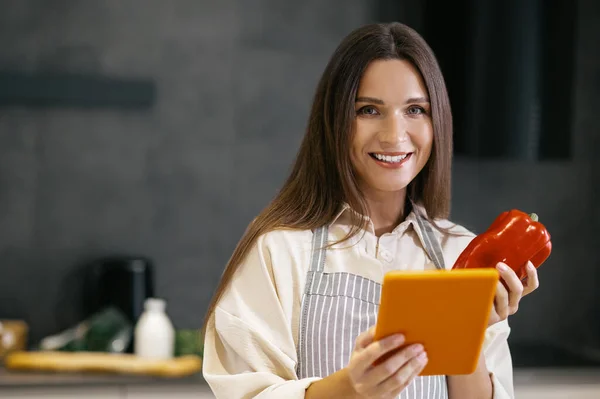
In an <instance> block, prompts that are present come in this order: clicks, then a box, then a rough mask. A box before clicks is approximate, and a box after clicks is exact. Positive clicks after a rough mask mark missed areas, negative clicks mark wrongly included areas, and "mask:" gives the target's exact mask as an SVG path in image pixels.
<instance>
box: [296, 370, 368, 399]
mask: <svg viewBox="0 0 600 399" xmlns="http://www.w3.org/2000/svg"><path fill="white" fill-rule="evenodd" d="M348 378H349V377H348V373H347V372H346V369H345V368H344V369H341V370H340V371H337V372H335V373H333V374H331V375H330V376H327V377H325V378H323V379H322V380H319V381H315V382H313V383H312V384H311V385H310V386H309V387H308V389H307V390H306V396H305V399H337V398H344V399H346V398H347V399H355V398H357V396H356V392H354V390H353V389H352V387H351V385H350V381H349V379H348Z"/></svg>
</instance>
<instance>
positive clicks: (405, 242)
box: [203, 207, 514, 399]
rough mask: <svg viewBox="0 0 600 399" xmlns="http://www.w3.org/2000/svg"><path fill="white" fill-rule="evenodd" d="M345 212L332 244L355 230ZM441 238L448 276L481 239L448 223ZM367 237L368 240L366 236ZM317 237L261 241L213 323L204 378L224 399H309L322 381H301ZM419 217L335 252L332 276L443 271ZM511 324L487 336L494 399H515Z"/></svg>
mask: <svg viewBox="0 0 600 399" xmlns="http://www.w3.org/2000/svg"><path fill="white" fill-rule="evenodd" d="M349 212H352V211H351V210H350V209H348V208H347V207H346V208H344V210H342V211H341V212H340V214H339V215H338V217H337V218H336V219H335V220H334V222H333V223H332V224H331V226H330V229H329V240H330V242H333V241H337V240H339V239H341V238H342V237H344V236H345V235H346V234H347V233H348V232H349V230H350V228H351V227H352V226H351V224H350V218H349V216H350V215H349ZM436 222H437V224H438V225H439V226H441V227H444V228H451V229H452V230H451V231H452V232H453V233H457V234H444V233H441V232H438V231H437V230H436V231H435V233H436V235H437V236H438V239H439V241H440V244H441V246H442V251H443V254H444V261H445V264H446V267H447V268H450V267H452V265H453V264H454V262H455V260H456V259H457V257H458V255H459V254H460V253H461V252H462V250H463V249H464V248H465V247H466V246H467V245H468V243H469V242H470V241H471V240H472V239H473V237H474V235H473V234H472V233H471V232H469V231H467V230H466V229H464V228H463V227H461V226H457V225H454V224H452V223H450V222H448V221H447V220H441V221H440V220H438V221H436ZM363 233H364V234H363ZM312 234H313V233H312V231H310V230H276V231H271V232H269V233H266V234H264V235H262V236H261V237H259V238H258V240H257V242H256V243H255V244H254V246H253V247H252V249H251V250H250V252H249V253H248V255H247V257H246V259H245V260H244V261H243V263H242V264H241V265H240V267H239V269H238V271H237V272H236V274H235V275H234V277H233V279H232V281H231V283H230V285H229V287H228V289H227V290H226V292H225V293H224V295H223V297H222V298H221V300H220V301H219V303H218V304H217V307H216V309H215V312H214V314H213V315H212V316H211V317H210V319H209V321H208V326H207V331H206V337H205V348H204V359H203V374H204V378H205V379H206V381H207V382H208V384H209V385H210V387H211V389H212V390H213V392H214V394H215V395H216V397H217V398H227V399H238V398H240V399H241V398H244V399H246V398H261V399H271V398H290V399H296V398H298V399H300V398H304V395H305V391H306V388H307V387H308V386H309V385H310V384H311V383H312V382H313V381H315V380H316V378H307V379H301V380H299V379H298V377H297V375H296V364H297V361H298V359H297V345H298V335H299V334H298V331H299V327H300V326H299V324H300V312H301V304H302V295H303V292H304V284H305V280H306V275H307V272H308V270H309V267H310V255H311V242H312ZM420 237H422V232H421V231H420V229H419V226H418V224H417V223H416V218H415V214H414V213H411V214H409V215H408V217H407V218H406V220H405V221H404V222H402V223H401V224H400V225H398V226H397V227H396V228H395V229H394V230H393V231H392V232H391V233H386V234H383V235H382V236H381V237H380V238H379V239H378V238H377V236H376V235H375V234H374V229H373V224H372V223H370V222H369V227H368V229H367V230H366V231H362V232H360V233H359V234H358V235H357V236H356V237H354V238H352V239H351V240H349V241H345V242H343V243H341V244H336V245H335V246H334V248H333V249H330V250H328V252H327V268H328V271H331V272H348V273H352V274H357V275H360V276H363V277H365V278H368V279H371V280H373V281H376V282H381V281H383V275H384V274H385V273H386V272H387V271H390V270H426V269H435V266H434V265H433V263H432V262H431V261H430V260H429V258H428V257H427V254H426V252H425V250H424V247H423V245H422V240H421V238H420ZM509 333H510V328H509V325H508V323H507V322H506V321H503V322H500V323H496V324H495V325H493V326H491V327H489V328H488V329H487V331H486V336H485V341H484V346H483V351H484V356H485V360H486V365H487V368H488V370H489V371H490V373H491V374H492V382H493V384H494V398H496V399H512V398H514V392H513V378H512V360H511V356H510V351H509V347H508V343H507V338H508V335H509Z"/></svg>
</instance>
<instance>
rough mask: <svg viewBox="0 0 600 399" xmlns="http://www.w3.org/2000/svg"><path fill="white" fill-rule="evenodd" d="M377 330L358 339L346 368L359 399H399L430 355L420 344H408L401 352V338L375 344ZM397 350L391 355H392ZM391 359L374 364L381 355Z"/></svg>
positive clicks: (373, 329)
mask: <svg viewBox="0 0 600 399" xmlns="http://www.w3.org/2000/svg"><path fill="white" fill-rule="evenodd" d="M374 335H375V328H374V327H372V328H370V329H369V330H367V331H365V332H363V333H362V334H360V335H359V336H358V338H356V345H355V347H354V352H353V353H352V356H351V357H350V362H349V363H348V366H347V367H346V371H347V375H348V377H349V380H350V384H351V385H352V390H353V391H354V392H355V393H356V396H357V397H358V398H377V399H387V398H390V399H392V398H396V397H397V396H398V395H399V394H400V392H402V391H403V390H404V389H405V388H406V387H407V386H408V385H409V384H410V383H411V382H412V380H413V379H414V378H415V377H417V376H418V375H419V373H420V372H421V371H422V370H423V368H424V367H425V365H426V364H427V354H426V353H425V352H424V350H423V347H422V346H421V345H418V344H415V345H409V346H407V347H405V348H403V349H402V350H399V351H398V348H399V347H401V346H402V345H403V344H404V337H403V336H402V335H391V336H389V337H386V338H384V339H382V340H380V341H374ZM394 351H397V352H396V353H393V354H391V356H389V355H390V352H394ZM385 355H388V356H389V358H387V359H386V360H384V361H383V362H381V363H379V364H378V365H374V363H375V362H376V361H377V360H378V359H379V358H381V357H382V356H385Z"/></svg>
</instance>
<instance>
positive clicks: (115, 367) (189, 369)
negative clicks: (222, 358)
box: [4, 351, 202, 377]
mask: <svg viewBox="0 0 600 399" xmlns="http://www.w3.org/2000/svg"><path fill="white" fill-rule="evenodd" d="M4 363H5V366H6V368H7V369H8V370H29V371H51V372H103V373H118V374H134V375H146V376H156V377H185V376H188V375H191V374H195V373H198V372H199V371H200V370H201V369H202V359H201V358H200V357H199V356H195V355H186V356H180V357H176V358H173V359H170V360H148V359H141V358H139V357H137V356H135V355H131V354H112V353H101V352H52V351H40V352H25V351H23V352H12V353H10V354H8V355H7V356H6V358H5V359H4Z"/></svg>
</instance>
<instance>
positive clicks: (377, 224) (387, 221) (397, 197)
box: [365, 189, 406, 237]
mask: <svg viewBox="0 0 600 399" xmlns="http://www.w3.org/2000/svg"><path fill="white" fill-rule="evenodd" d="M365 199H366V201H367V207H368V214H369V217H370V218H371V221H372V222H373V227H374V229H375V235H376V236H377V237H379V236H381V235H382V234H385V233H389V232H391V231H392V230H394V228H395V227H396V226H398V224H400V223H402V221H403V220H404V218H405V217H406V215H405V214H404V213H405V204H406V189H404V190H401V191H397V192H376V193H373V192H369V193H365Z"/></svg>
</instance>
